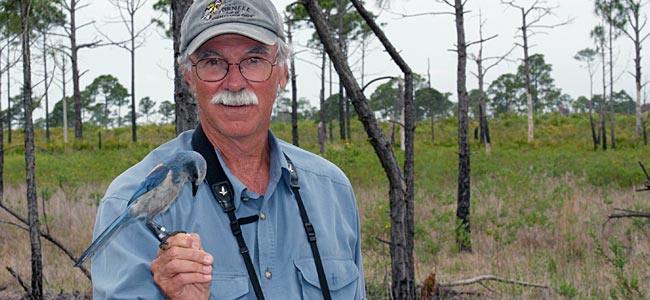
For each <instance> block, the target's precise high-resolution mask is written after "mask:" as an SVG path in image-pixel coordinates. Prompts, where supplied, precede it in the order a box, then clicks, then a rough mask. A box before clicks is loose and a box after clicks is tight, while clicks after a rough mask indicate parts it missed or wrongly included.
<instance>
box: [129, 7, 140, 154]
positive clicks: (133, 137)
mask: <svg viewBox="0 0 650 300" xmlns="http://www.w3.org/2000/svg"><path fill="white" fill-rule="evenodd" d="M130 4H131V5H132V4H133V3H130ZM129 12H130V13H131V19H130V21H131V49H130V50H129V52H131V141H132V142H134V143H135V142H136V141H137V140H138V134H137V131H138V125H137V124H136V123H135V121H136V116H135V24H134V19H135V17H134V14H135V11H129Z"/></svg>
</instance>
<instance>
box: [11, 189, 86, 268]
mask: <svg viewBox="0 0 650 300" xmlns="http://www.w3.org/2000/svg"><path fill="white" fill-rule="evenodd" d="M0 208H2V209H4V210H5V211H6V212H8V213H9V214H10V215H12V216H13V217H14V218H16V219H17V220H19V221H20V222H21V223H23V224H25V225H29V222H28V221H27V219H25V218H24V217H22V216H21V215H20V214H18V212H16V211H14V210H12V209H11V208H9V207H7V206H6V205H5V204H4V203H3V202H2V201H0ZM3 223H6V224H10V225H15V226H16V227H18V228H20V229H22V230H25V231H29V228H26V227H23V226H20V225H19V224H16V223H12V222H3ZM39 231H40V233H41V237H43V238H44V239H46V240H48V241H50V242H51V243H52V244H54V246H56V247H57V248H59V249H61V251H63V252H64V253H65V254H66V255H67V256H68V257H69V258H70V259H71V260H72V261H73V262H76V261H77V260H78V257H77V256H75V255H74V253H72V251H70V250H69V249H68V248H66V247H65V245H64V244H63V243H62V242H61V241H59V240H58V239H57V238H55V237H54V236H52V235H51V234H49V233H47V232H43V231H42V230H39ZM79 269H80V270H81V272H83V273H84V275H85V276H86V277H87V278H88V280H91V276H90V272H89V271H88V269H86V268H85V267H84V266H79Z"/></svg>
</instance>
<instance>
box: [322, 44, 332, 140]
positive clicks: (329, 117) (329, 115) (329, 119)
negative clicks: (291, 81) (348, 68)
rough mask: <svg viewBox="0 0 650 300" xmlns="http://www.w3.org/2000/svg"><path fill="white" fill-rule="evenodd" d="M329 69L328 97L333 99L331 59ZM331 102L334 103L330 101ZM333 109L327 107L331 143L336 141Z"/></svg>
mask: <svg viewBox="0 0 650 300" xmlns="http://www.w3.org/2000/svg"><path fill="white" fill-rule="evenodd" d="M323 51H325V46H323ZM329 69H330V76H329V77H330V88H329V96H328V99H331V98H332V85H333V83H332V82H333V81H332V78H333V77H332V61H331V60H330V63H329ZM330 102H331V101H330ZM330 104H331V105H333V103H330ZM332 107H333V106H332ZM332 109H333V108H330V107H328V109H327V121H328V123H329V124H330V130H329V137H330V143H334V128H333V127H334V124H333V121H334V116H333V115H334V112H333V111H332Z"/></svg>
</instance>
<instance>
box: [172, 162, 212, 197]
mask: <svg viewBox="0 0 650 300" xmlns="http://www.w3.org/2000/svg"><path fill="white" fill-rule="evenodd" d="M178 155H179V160H180V161H181V165H182V170H181V171H182V172H183V173H185V175H186V176H187V179H188V180H189V181H190V182H191V183H192V195H193V196H196V192H197V191H198V189H199V186H200V185H201V182H203V179H204V178H205V174H206V172H207V164H206V162H205V159H204V158H203V156H201V154H199V153H198V152H196V151H181V152H179V153H178Z"/></svg>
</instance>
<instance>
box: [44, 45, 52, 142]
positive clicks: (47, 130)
mask: <svg viewBox="0 0 650 300" xmlns="http://www.w3.org/2000/svg"><path fill="white" fill-rule="evenodd" d="M43 84H44V85H45V139H46V140H47V141H48V142H49V141H50V106H49V97H48V94H49V93H48V89H49V87H50V85H49V84H48V82H47V34H45V33H43Z"/></svg>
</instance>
